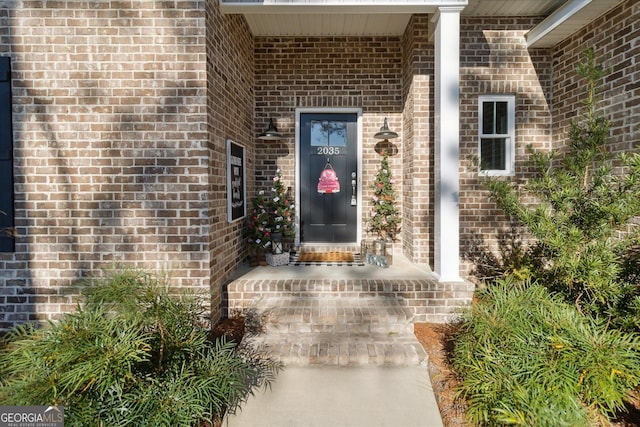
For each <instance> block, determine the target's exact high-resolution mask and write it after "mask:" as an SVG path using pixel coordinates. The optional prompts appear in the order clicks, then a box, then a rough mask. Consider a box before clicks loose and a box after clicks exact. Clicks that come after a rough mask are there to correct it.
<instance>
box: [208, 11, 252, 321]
mask: <svg viewBox="0 0 640 427" xmlns="http://www.w3.org/2000/svg"><path fill="white" fill-rule="evenodd" d="M253 50H254V46H253V37H252V36H251V33H250V32H249V28H248V27H247V24H246V22H245V20H244V18H242V17H241V16H238V15H222V14H220V12H219V10H218V7H217V2H213V1H208V2H207V93H208V97H207V98H208V110H207V112H208V120H207V123H208V125H207V133H208V155H209V165H208V179H209V182H208V188H209V191H208V195H209V197H208V206H209V211H208V222H209V230H208V233H207V235H206V238H207V242H208V246H207V250H208V253H207V258H208V261H209V265H208V269H207V271H206V272H205V274H206V275H207V277H210V278H211V296H212V300H211V306H212V308H213V311H214V312H213V313H212V315H214V316H215V314H216V312H215V310H217V309H220V307H221V304H222V295H221V290H222V286H223V285H224V284H225V282H226V281H227V279H228V278H229V276H230V275H231V274H232V273H233V272H234V270H235V269H236V268H237V267H238V263H240V262H241V261H242V254H244V253H245V246H244V241H243V239H242V227H243V225H244V221H243V220H238V221H235V222H233V223H229V222H228V221H227V178H226V156H227V154H226V152H227V143H226V141H227V139H231V140H233V141H234V142H236V143H238V144H240V145H242V146H243V147H245V159H246V166H247V171H246V175H245V177H246V180H247V191H248V192H251V191H252V188H253V180H252V179H251V177H252V176H253V173H254V170H255V165H254V157H255V152H254V144H253V142H254V141H253V138H254V131H253V126H254V125H253V121H254V118H253V108H254V72H253V70H254V64H253V63H254V58H253ZM202 232H204V230H202Z"/></svg>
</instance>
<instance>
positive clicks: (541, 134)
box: [460, 18, 551, 275]
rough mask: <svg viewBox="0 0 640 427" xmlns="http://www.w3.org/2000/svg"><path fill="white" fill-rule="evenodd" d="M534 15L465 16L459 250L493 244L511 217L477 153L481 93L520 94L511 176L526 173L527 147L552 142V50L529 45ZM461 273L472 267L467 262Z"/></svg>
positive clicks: (541, 146) (522, 176)
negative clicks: (491, 194) (489, 187)
mask: <svg viewBox="0 0 640 427" xmlns="http://www.w3.org/2000/svg"><path fill="white" fill-rule="evenodd" d="M538 21H539V19H535V18H502V19H498V18H463V19H462V21H461V51H460V62H461V63H460V66H461V79H460V80H461V81H460V113H461V114H460V117H461V120H460V121H461V123H460V160H461V169H460V244H461V255H462V257H463V258H465V259H467V258H469V257H470V256H471V255H472V254H471V253H469V252H470V251H472V250H473V248H474V247H475V245H474V244H475V243H478V242H480V243H481V245H482V246H483V247H489V248H493V249H495V247H496V243H497V236H498V235H499V234H500V233H501V232H503V231H505V229H507V228H508V227H509V222H508V220H507V218H506V217H505V216H504V215H503V214H502V213H501V211H500V210H498V209H497V208H496V206H495V205H494V203H492V202H491V201H490V200H489V198H488V193H487V191H486V189H485V185H484V184H483V180H482V179H481V178H480V177H479V174H478V171H477V167H476V166H475V163H474V161H473V160H472V159H473V158H477V156H478V96H479V95H485V94H511V95H515V98H516V156H515V157H516V167H515V176H514V177H512V178H509V179H511V180H515V181H517V182H523V181H524V180H526V178H527V172H528V171H527V168H526V165H525V163H526V159H527V154H526V147H527V146H528V145H532V146H533V147H535V148H537V149H549V148H550V146H551V133H550V129H551V107H550V100H551V92H550V90H551V80H550V77H549V76H550V73H551V61H550V56H549V54H548V51H536V50H531V51H528V50H527V46H526V41H525V39H524V34H525V33H526V32H527V31H528V30H529V29H531V28H533V26H535V24H536V23H537V22H538ZM462 266H463V275H468V274H469V273H470V272H471V271H472V270H473V268H474V265H473V263H471V262H467V261H464V262H463V265H462Z"/></svg>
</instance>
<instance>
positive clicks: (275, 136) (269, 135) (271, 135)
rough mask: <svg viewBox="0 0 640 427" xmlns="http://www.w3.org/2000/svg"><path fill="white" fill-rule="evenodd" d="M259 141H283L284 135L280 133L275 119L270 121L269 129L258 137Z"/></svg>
mask: <svg viewBox="0 0 640 427" xmlns="http://www.w3.org/2000/svg"><path fill="white" fill-rule="evenodd" d="M258 139H262V140H263V141H277V140H279V139H282V135H281V134H280V133H279V132H278V128H276V125H275V124H274V123H273V119H269V127H268V128H267V130H265V131H264V132H262V133H261V134H259V135H258Z"/></svg>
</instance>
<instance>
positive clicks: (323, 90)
mask: <svg viewBox="0 0 640 427" xmlns="http://www.w3.org/2000/svg"><path fill="white" fill-rule="evenodd" d="M255 64H256V77H255V78H256V86H255V87H256V89H255V96H256V103H255V105H256V112H255V114H256V128H255V132H256V134H257V133H259V132H262V131H263V130H264V129H265V128H266V127H267V124H268V121H269V118H274V120H275V121H276V124H277V126H278V130H279V131H280V132H281V133H283V134H284V135H285V138H284V139H283V140H281V141H276V142H256V144H257V145H256V185H257V186H258V188H267V187H268V186H269V181H270V178H271V177H272V176H273V174H274V172H275V170H276V168H280V169H281V170H282V173H283V179H284V180H285V182H287V186H290V187H291V189H292V191H295V176H294V172H295V168H294V166H295V110H296V108H298V107H304V108H309V107H318V108H327V107H331V108H362V110H363V157H364V158H363V170H364V173H363V176H362V177H361V178H362V188H363V190H364V197H363V200H364V206H363V216H365V217H366V212H369V209H370V203H369V199H370V197H371V194H372V193H371V191H370V186H371V185H372V184H373V180H374V177H375V174H376V173H377V169H378V166H379V162H380V157H379V155H378V154H377V153H376V152H375V151H374V147H375V145H376V143H377V142H378V140H376V139H374V138H373V135H374V134H375V133H376V132H377V131H378V130H379V128H380V126H382V122H383V120H384V118H385V117H388V119H389V127H390V128H391V129H393V130H395V131H396V132H399V133H401V129H402V108H403V106H402V89H401V82H402V48H401V44H400V40H399V39H398V38H395V37H390V38H389V37H335V38H334V37H277V38H270V37H258V38H256V39H255ZM402 140H403V138H402V136H401V137H400V138H398V139H395V140H393V142H394V143H395V144H398V145H401V144H402V143H403V141H402ZM389 163H390V166H391V168H392V173H393V174H394V176H395V177H396V179H397V184H396V186H395V188H396V191H397V192H398V195H400V194H402V192H403V182H402V155H401V152H400V153H398V155H396V156H393V157H391V158H390V162H389ZM365 227H366V225H365Z"/></svg>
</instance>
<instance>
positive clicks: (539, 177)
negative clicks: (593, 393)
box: [488, 49, 640, 331]
mask: <svg viewBox="0 0 640 427" xmlns="http://www.w3.org/2000/svg"><path fill="white" fill-rule="evenodd" d="M577 72H578V75H579V76H580V77H582V78H583V82H584V87H585V89H586V92H585V97H584V100H583V102H582V104H583V109H582V110H583V111H582V114H581V116H580V117H579V118H578V119H577V120H573V121H572V122H571V127H570V132H569V137H570V145H569V147H568V148H569V149H568V151H567V152H566V153H560V152H558V151H553V152H551V153H543V152H536V151H533V150H532V149H531V165H530V166H531V169H532V170H534V171H535V176H534V177H532V178H531V179H530V180H529V181H528V183H527V184H526V185H524V186H517V185H515V184H514V183H511V182H508V181H506V180H504V179H501V178H491V179H489V180H488V188H489V191H490V195H491V197H492V199H493V200H495V201H496V204H497V205H498V206H499V207H500V208H501V209H502V210H503V211H504V212H505V213H506V214H507V215H509V216H510V217H511V218H512V219H514V220H516V221H517V222H518V223H519V224H521V225H523V226H524V227H525V229H526V231H527V233H528V234H529V235H530V236H531V237H533V240H534V244H533V246H531V247H530V248H529V249H525V250H524V251H523V252H522V253H523V254H524V255H525V257H528V258H529V260H522V259H521V258H520V259H517V261H518V265H516V266H515V267H516V268H519V267H520V266H521V265H525V266H526V274H527V275H528V276H529V277H531V278H532V279H533V280H537V282H538V283H540V284H544V285H545V286H547V287H548V288H549V289H551V290H552V291H554V292H558V293H560V294H562V295H564V296H565V298H566V300H567V301H569V302H571V303H575V304H577V305H578V306H580V309H581V310H582V311H583V312H585V313H591V314H593V315H598V316H604V317H607V318H609V319H610V320H611V321H612V322H613V323H615V324H616V325H617V326H618V327H623V328H627V329H635V330H636V331H640V282H639V281H638V277H640V268H639V266H640V262H639V259H640V257H639V254H640V251H638V245H637V244H638V224H637V221H636V218H637V217H638V216H640V154H639V153H623V154H622V155H620V156H619V157H617V158H614V157H613V156H612V155H611V153H610V152H609V151H608V147H607V137H608V136H609V133H610V122H609V120H608V119H606V118H605V117H604V116H602V115H601V114H600V110H599V107H598V91H599V84H600V81H601V80H602V78H603V77H604V75H605V70H604V69H602V68H601V67H600V66H599V65H597V64H596V61H595V55H594V53H593V50H592V49H590V50H587V52H586V53H585V61H584V62H582V63H581V64H579V65H578V68H577ZM560 154H562V155H560ZM614 167H616V168H617V169H618V171H617V172H616V173H614ZM532 201H533V202H534V203H531V202H532ZM633 248H635V250H633ZM502 270H504V271H507V272H508V271H511V270H513V269H512V268H510V267H509V266H505V267H504V268H503V269H502ZM517 271H521V269H520V270H517Z"/></svg>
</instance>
